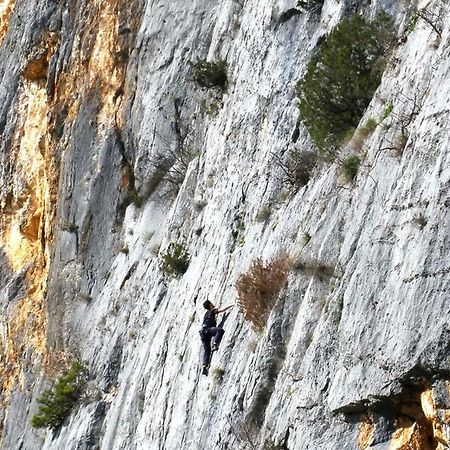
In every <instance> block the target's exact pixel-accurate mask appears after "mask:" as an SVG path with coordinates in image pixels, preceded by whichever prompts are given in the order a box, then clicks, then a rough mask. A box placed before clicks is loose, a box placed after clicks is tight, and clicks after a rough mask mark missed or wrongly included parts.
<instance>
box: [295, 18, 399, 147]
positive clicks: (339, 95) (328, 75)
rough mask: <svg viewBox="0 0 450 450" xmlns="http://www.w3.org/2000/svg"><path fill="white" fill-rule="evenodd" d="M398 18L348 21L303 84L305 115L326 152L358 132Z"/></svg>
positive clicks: (315, 60)
mask: <svg viewBox="0 0 450 450" xmlns="http://www.w3.org/2000/svg"><path fill="white" fill-rule="evenodd" d="M391 28H392V20H391V19H390V18H388V17H387V16H386V15H380V16H378V18H377V19H376V20H374V21H373V22H367V21H366V20H365V19H364V18H363V17H361V16H359V15H354V16H353V17H352V18H350V19H344V20H343V21H342V22H341V23H340V24H339V25H338V26H337V27H336V29H335V30H333V31H332V32H331V33H330V34H329V35H328V36H327V37H326V38H325V39H324V40H323V41H322V43H321V44H320V47H319V50H318V51H317V53H316V54H315V55H314V56H313V57H312V59H311V61H310V63H309V64H308V68H307V71H306V74H305V75H304V77H303V78H302V79H301V80H300V81H299V82H298V84H297V95H298V97H299V99H300V105H299V108H300V117H301V119H302V120H303V122H304V123H305V125H306V127H307V128H308V131H309V134H310V136H311V138H312V140H313V141H314V142H315V144H316V145H317V147H318V148H319V149H320V150H322V151H323V152H327V151H330V149H331V148H333V147H334V146H336V145H339V144H340V143H341V142H342V141H343V139H344V138H345V136H346V135H347V133H348V130H349V129H350V130H351V129H352V128H355V127H356V126H357V124H358V122H359V121H360V119H361V116H362V115H363V113H364V111H365V109H366V108H367V105H368V104H369V103H370V101H371V99H372V96H373V94H374V92H375V90H376V89H377V87H378V85H379V84H380V81H381V76H382V73H383V71H384V67H385V61H384V58H383V55H384V54H385V52H386V50H387V48H388V47H389V45H390V43H391V42H392V40H393V33H392V32H391Z"/></svg>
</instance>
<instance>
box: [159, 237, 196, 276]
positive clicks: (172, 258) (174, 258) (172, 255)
mask: <svg viewBox="0 0 450 450" xmlns="http://www.w3.org/2000/svg"><path fill="white" fill-rule="evenodd" d="M161 260H162V261H161V265H160V268H161V270H162V272H164V273H165V274H166V275H168V276H171V277H175V278H177V277H181V276H182V275H183V274H184V273H185V272H186V270H187V269H188V267H189V261H190V256H189V252H188V250H187V248H186V246H185V245H184V244H183V243H177V242H172V243H171V244H170V245H169V247H168V249H167V251H166V252H165V253H163V254H162V255H161Z"/></svg>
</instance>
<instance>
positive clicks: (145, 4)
mask: <svg viewBox="0 0 450 450" xmlns="http://www.w3.org/2000/svg"><path fill="white" fill-rule="evenodd" d="M4 5H6V6H11V7H12V8H13V9H11V11H12V12H11V15H10V16H9V14H6V13H5V12H4V11H2V10H1V8H0V19H2V20H0V24H1V26H2V27H3V28H4V23H7V25H8V28H7V30H6V32H5V34H4V38H3V41H2V43H1V47H0V52H1V55H2V58H1V63H0V80H1V82H0V130H1V132H2V139H1V142H0V145H1V152H0V168H1V172H0V179H1V181H2V183H1V185H0V209H1V211H2V218H1V220H0V227H1V228H0V244H1V249H0V276H1V279H2V284H1V286H0V376H1V377H2V386H3V387H2V392H1V393H0V396H1V401H2V405H3V408H2V411H1V412H0V421H1V422H2V424H3V425H2V426H0V431H1V443H2V444H1V446H2V448H4V449H22V450H34V449H37V448H39V449H41V448H42V449H55V450H56V449H58V450H60V449H67V450H69V449H70V450H72V449H77V450H82V449H86V450H87V449H105V450H106V449H114V450H116V449H155V450H156V449H164V450H178V449H189V450H197V449H198V450H201V449H206V448H208V449H210V448H214V449H223V450H225V449H240V448H242V449H244V448H251V449H265V450H269V449H290V450H292V449H298V450H308V449H310V450H317V449H321V450H340V449H344V450H353V449H358V448H369V447H370V448H374V449H377V450H381V449H383V450H384V449H391V450H392V449H398V450H400V449H406V448H411V449H425V450H426V449H428V448H429V449H443V448H448V445H449V444H450V434H449V433H450V429H449V423H450V421H449V415H450V413H449V409H450V401H449V395H450V394H449V392H450V391H449V384H448V380H450V359H449V353H450V348H449V346H450V327H449V324H448V322H449V312H448V292H449V289H450V275H449V274H450V265H449V264H450V263H449V260H448V252H449V249H450V242H449V229H450V223H449V221H450V214H449V208H450V191H449V182H450V161H449V158H450V152H449V148H450V135H449V127H450V115H449V104H450V27H449V24H450V20H449V19H450V8H449V5H448V3H447V2H444V1H441V0H432V1H421V2H419V4H418V8H419V11H427V12H428V13H427V14H429V15H428V16H423V17H419V19H418V20H417V23H416V25H415V27H409V28H408V25H409V23H410V20H411V17H412V14H413V13H412V12H411V11H412V9H411V8H412V6H411V5H410V3H409V2H406V1H405V2H392V1H387V0H386V1H381V0H380V1H376V2H363V1H337V0H326V1H325V3H324V6H323V8H322V10H321V12H320V13H316V12H302V13H299V14H297V13H294V14H293V13H292V12H291V13H287V12H288V11H292V10H297V8H296V5H295V2H294V1H287V0H283V1H274V0H268V1H266V2H260V1H255V0H242V1H237V0H220V1H219V0H217V1H215V2H205V1H204V0H193V1H191V2H187V3H180V2H169V3H166V2H162V1H159V0H149V1H144V0H133V1H128V2H125V1H124V0H116V1H113V0H95V1H90V2H89V1H85V0H68V1H63V2H55V1H51V0H36V1H35V2H25V1H23V0H15V2H14V1H13V0H11V1H5V2H4ZM6 6H5V7H6ZM2 7H3V6H2ZM382 10H384V11H386V12H388V13H389V14H391V15H392V16H393V17H394V19H395V24H396V29H397V30H398V36H399V41H398V43H397V45H396V46H395V48H394V49H393V50H392V54H390V55H389V59H388V64H387V68H386V71H385V73H384V76H383V80H382V83H381V85H380V87H379V89H378V90H377V92H376V93H375V96H374V98H373V100H372V102H371V104H370V105H369V107H368V110H367V112H366V114H365V116H364V117H363V118H362V120H361V124H363V123H365V121H366V120H367V119H368V118H370V117H374V118H377V119H378V120H379V121H380V122H381V118H382V116H383V113H384V111H385V110H386V107H387V106H388V105H390V104H391V105H392V106H393V108H392V113H391V114H390V115H389V116H388V117H386V118H385V119H384V120H383V121H382V123H380V124H379V125H378V126H377V127H376V129H375V131H374V132H373V134H371V135H370V136H369V137H368V138H367V139H366V141H365V143H364V145H363V146H362V147H361V148H359V149H358V148H356V144H355V141H353V140H352V141H350V143H349V144H347V145H346V146H344V148H343V149H342V155H341V156H342V157H343V156H344V155H346V154H348V153H352V152H358V154H359V155H360V156H361V158H362V165H361V168H360V170H359V172H358V175H357V177H356V178H355V180H354V181H353V182H352V183H348V182H346V181H345V180H344V179H343V178H342V177H341V175H340V171H339V167H338V163H337V162H334V163H321V164H319V166H318V167H317V168H316V169H315V172H314V174H313V177H312V179H311V180H310V181H309V182H308V184H307V185H306V186H304V187H303V188H301V189H300V190H298V192H296V193H292V194H291V195H285V190H286V187H285V186H284V185H283V183H282V179H283V173H282V170H281V168H280V167H279V166H278V165H277V164H276V163H275V157H274V154H276V155H281V157H282V158H284V157H286V156H287V155H288V154H289V152H290V151H292V149H293V148H298V149H311V148H312V143H311V142H310V140H309V137H308V134H307V131H306V129H305V128H304V127H303V125H302V124H301V123H299V122H298V105H297V99H296V94H295V86H296V83H297V81H298V79H299V78H300V77H301V75H302V73H304V71H305V68H306V64H307V63H308V61H309V58H310V57H311V55H312V53H313V51H314V48H315V46H316V43H317V41H318V40H319V39H320V38H321V37H322V36H324V35H325V34H326V33H327V32H329V31H330V30H332V29H333V28H334V27H335V26H336V25H337V24H338V23H339V21H340V20H341V19H342V17H343V16H344V15H348V14H351V13H352V12H355V11H359V12H360V13H362V14H364V15H365V16H366V17H374V16H375V15H376V14H377V13H378V12H380V11H382ZM286 13H287V14H286ZM430 18H431V19H433V20H431V19H430ZM430 23H431V25H434V27H435V28H436V27H437V30H438V32H439V33H436V29H435V28H434V27H433V26H431V25H430ZM3 28H2V29H3ZM0 31H1V30H0ZM0 36H1V34H0ZM401 37H404V39H401ZM198 58H207V59H208V60H211V61H213V60H219V59H224V60H226V62H227V72H228V78H229V82H228V86H227V88H226V90H225V91H224V93H223V94H222V93H221V92H220V90H218V89H212V90H206V89H200V88H199V87H198V86H196V85H195V84H194V83H193V82H192V76H193V68H192V62H195V61H197V59H198ZM402 127H404V128H405V129H406V131H407V140H406V141H405V142H404V143H403V145H402V147H403V146H404V148H401V149H400V150H401V151H399V145H398V142H397V141H398V133H399V130H400V129H402ZM293 137H295V138H294V139H293ZM293 140H294V141H295V142H293ZM167 164H168V165H169V166H167ZM167 167H171V169H170V170H169V175H170V177H169V176H168V175H167V173H166V172H167V170H166V169H167ZM162 168H164V170H163V169H162ZM180 173H181V176H179V174H180ZM174 186H175V187H174ZM172 242H184V243H185V244H186V246H187V248H188V250H189V253H190V256H191V259H190V264H189V268H188V270H187V271H186V273H185V274H184V275H183V276H182V277H180V278H176V279H174V278H168V277H167V276H165V275H164V274H163V273H162V271H161V269H160V265H161V258H162V255H163V254H164V252H165V251H166V250H167V249H168V247H169V245H170V243H172ZM283 253H288V254H290V255H291V256H292V257H293V259H294V260H295V261H296V262H297V266H298V267H299V268H300V269H299V270H293V271H291V272H290V274H289V277H288V282H287V284H286V286H285V287H284V288H283V290H282V292H281V294H280V296H279V298H278V301H277V303H276V305H275V307H274V308H273V311H272V313H271V315H270V317H269V320H268V323H267V326H266V328H265V329H264V331H263V332H261V333H256V332H255V331H254V330H253V329H252V327H251V325H250V323H249V322H247V321H245V320H244V318H243V315H242V314H241V312H240V311H239V309H238V308H237V307H235V308H233V309H232V312H231V314H230V316H229V317H228V318H227V320H226V322H225V325H224V327H225V330H226V332H225V336H224V339H223V341H222V344H221V347H220V350H219V351H218V352H217V353H216V354H215V355H214V359H213V361H212V367H211V372H210V376H208V377H203V376H202V375H201V351H202V350H201V342H200V340H199V337H198V330H199V328H200V326H201V321H202V317H203V311H204V310H203V308H202V303H203V301H204V300H206V299H209V300H211V301H213V302H214V303H216V304H220V305H226V304H230V303H233V302H235V301H236V296H237V294H236V289H235V283H236V280H237V279H238V277H239V275H240V274H242V273H244V272H245V271H247V270H248V268H249V266H250V264H251V263H252V261H253V260H255V259H256V258H262V259H263V260H264V261H269V260H271V259H272V258H274V257H276V256H277V255H280V254H283ZM305 265H306V266H308V265H309V266H315V267H316V270H315V271H314V272H313V273H311V272H308V271H307V270H304V268H305ZM301 267H303V269H301ZM317 267H319V269H317ZM320 267H322V269H320ZM60 357H61V358H62V360H64V359H68V360H70V359H72V358H80V359H82V360H83V361H85V362H86V364H87V366H88V367H89V373H90V379H89V393H88V394H89V395H86V398H85V399H83V402H82V403H81V404H80V405H79V406H78V407H77V408H76V410H75V411H74V412H73V414H72V415H71V416H70V417H69V418H68V419H67V420H66V421H65V422H64V424H63V426H62V428H61V429H60V430H58V431H57V432H55V433H53V432H51V431H48V432H46V431H42V430H35V429H32V428H31V426H30V420H31V417H32V415H33V414H34V413H35V412H36V410H37V403H36V399H37V398H38V396H39V395H40V394H41V393H42V391H43V390H44V389H45V388H48V387H49V386H50V382H51V381H52V380H53V379H54V376H55V374H56V373H58V370H57V369H58V368H59V365H58V364H57V363H56V362H55V361H57V360H58V358H60ZM62 366H63V365H61V367H62ZM51 369H55V370H54V371H52V370H51ZM408 445H409V446H408Z"/></svg>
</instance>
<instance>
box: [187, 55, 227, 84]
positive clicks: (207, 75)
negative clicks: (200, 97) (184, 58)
mask: <svg viewBox="0 0 450 450" xmlns="http://www.w3.org/2000/svg"><path fill="white" fill-rule="evenodd" d="M193 69H194V75H193V77H192V80H193V81H194V82H195V83H197V84H198V85H199V86H200V87H205V88H212V87H214V86H217V87H219V88H221V89H225V86H226V85H227V81H228V78H227V64H226V62H225V61H224V60H222V59H221V60H219V61H216V62H208V61H206V59H199V60H197V62H196V63H194V64H193Z"/></svg>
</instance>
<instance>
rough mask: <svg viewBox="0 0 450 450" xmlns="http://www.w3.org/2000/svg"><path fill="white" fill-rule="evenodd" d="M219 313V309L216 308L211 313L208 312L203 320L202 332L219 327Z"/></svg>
mask: <svg viewBox="0 0 450 450" xmlns="http://www.w3.org/2000/svg"><path fill="white" fill-rule="evenodd" d="M217 313H218V309H217V308H214V309H212V310H210V311H206V314H205V317H204V318H203V325H202V330H204V329H205V328H214V327H217V320H216V316H217Z"/></svg>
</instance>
